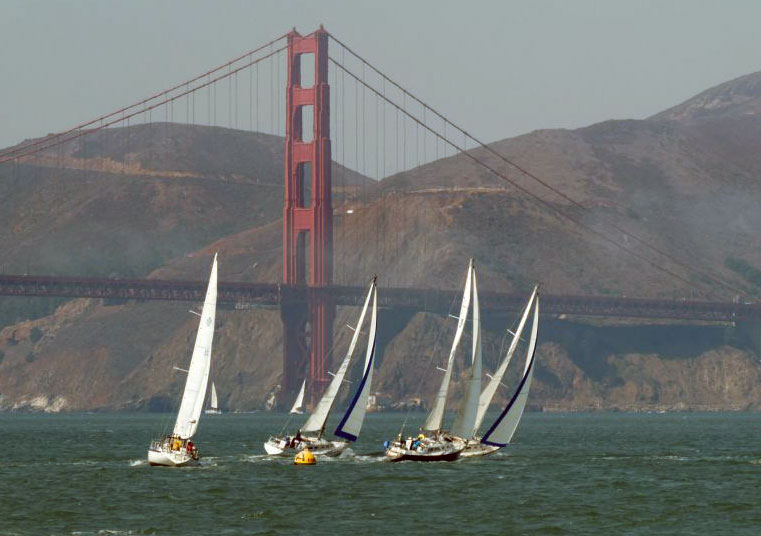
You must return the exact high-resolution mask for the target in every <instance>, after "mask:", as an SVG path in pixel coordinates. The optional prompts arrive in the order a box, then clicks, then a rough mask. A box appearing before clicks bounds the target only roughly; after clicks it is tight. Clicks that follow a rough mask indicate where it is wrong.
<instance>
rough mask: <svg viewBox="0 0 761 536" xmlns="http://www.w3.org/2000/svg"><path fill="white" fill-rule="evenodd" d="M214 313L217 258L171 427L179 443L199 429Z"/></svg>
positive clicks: (208, 368)
mask: <svg viewBox="0 0 761 536" xmlns="http://www.w3.org/2000/svg"><path fill="white" fill-rule="evenodd" d="M216 310H217V256H216V254H215V255H214V263H213V264H212V266H211V275H210V276H209V286H208V288H207V289H206V299H205V300H204V302H203V310H202V311H201V321H200V323H199V325H198V333H197V334H196V343H195V346H194V347H193V356H192V357H191V359H190V367H188V377H187V380H186V381H185V391H184V392H183V394H182V402H181V403H180V411H179V412H178V413H177V421H176V422H175V424H174V435H176V436H179V437H180V438H182V439H189V438H191V437H193V435H194V434H195V433H196V429H197V428H198V419H199V418H200V416H201V411H203V401H204V398H205V396H206V386H207V385H208V382H209V370H210V367H211V344H212V340H213V339H214V318H215V316H216Z"/></svg>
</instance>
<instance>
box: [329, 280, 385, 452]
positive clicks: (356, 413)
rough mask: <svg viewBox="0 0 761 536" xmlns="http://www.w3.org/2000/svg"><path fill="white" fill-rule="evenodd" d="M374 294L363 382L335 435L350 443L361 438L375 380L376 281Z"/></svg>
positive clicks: (373, 287) (373, 285)
mask: <svg viewBox="0 0 761 536" xmlns="http://www.w3.org/2000/svg"><path fill="white" fill-rule="evenodd" d="M372 293H373V310H372V313H371V314H370V335H369V338H368V340H367V353H366V354H365V369H364V372H363V374H362V381H361V382H360V384H359V387H357V391H356V393H355V394H354V398H353V399H352V401H351V404H349V407H348V409H347V410H346V413H345V414H344V416H343V419H341V422H340V424H339V425H338V428H336V431H335V435H337V436H338V437H343V438H344V439H348V440H349V441H356V440H357V437H359V431H360V430H361V429H362V423H363V422H364V420H365V413H367V398H368V396H369V395H370V384H371V383H372V379H373V365H374V362H375V335H376V331H377V316H378V290H377V288H376V287H375V280H374V279H373V284H372Z"/></svg>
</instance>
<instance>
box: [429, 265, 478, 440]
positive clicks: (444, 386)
mask: <svg viewBox="0 0 761 536" xmlns="http://www.w3.org/2000/svg"><path fill="white" fill-rule="evenodd" d="M472 272H473V259H470V263H469V264H468V274H467V275H466V277H465V288H464V289H463V293H462V303H461V305H460V316H459V317H458V319H457V331H455V335H454V340H453V341H452V348H451V349H450V350H449V359H448V360H447V369H446V371H445V372H444V378H442V380H441V386H440V387H439V391H438V393H437V394H436V400H435V402H434V404H433V409H432V410H431V413H430V414H429V415H428V419H427V420H426V421H425V425H424V426H423V430H426V431H428V432H435V431H438V430H441V423H442V421H443V420H444V411H445V410H446V406H447V393H448V392H449V384H450V383H451V380H452V364H453V362H454V357H455V354H456V353H457V347H458V346H459V344H460V339H462V332H463V330H464V329H465V320H466V319H467V317H468V310H469V308H470V287H471V282H472V279H473V278H472V276H471V274H472Z"/></svg>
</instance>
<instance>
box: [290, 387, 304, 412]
mask: <svg viewBox="0 0 761 536" xmlns="http://www.w3.org/2000/svg"><path fill="white" fill-rule="evenodd" d="M306 386H307V381H306V379H305V380H304V381H303V382H301V389H300V390H299V395H298V396H297V397H296V400H295V401H294V402H293V406H291V411H289V412H288V413H290V414H291V415H303V414H304V391H305V389H306Z"/></svg>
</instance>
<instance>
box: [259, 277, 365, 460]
mask: <svg viewBox="0 0 761 536" xmlns="http://www.w3.org/2000/svg"><path fill="white" fill-rule="evenodd" d="M371 303H372V311H371V314H370V330H369V334H368V340H367V352H366V353H365V366H364V369H363V373H362V380H361V381H360V384H359V386H358V387H357V389H356V391H355V392H354V396H353V398H352V400H351V403H350V404H349V407H348V408H347V409H346V411H345V412H344V415H343V418H342V419H341V422H340V423H339V425H338V427H337V428H336V430H335V432H334V435H335V436H337V437H340V438H342V439H344V440H345V441H341V440H328V439H325V438H324V437H323V434H324V433H325V425H326V423H327V420H328V416H329V415H330V412H331V410H332V409H333V405H334V404H335V401H336V397H337V395H338V391H339V389H340V388H341V385H342V384H343V383H344V376H346V372H347V371H348V369H349V364H350V363H351V360H352V356H353V355H354V350H355V349H356V346H357V342H358V340H359V335H360V333H361V332H362V325H363V324H364V320H365V316H366V315H367V310H368V308H370V304H371ZM377 316H378V292H377V288H376V278H373V280H372V282H371V283H370V288H369V290H368V292H367V297H366V298H365V303H364V305H363V307H362V312H361V313H360V315H359V320H358V321H357V327H356V328H352V329H353V331H354V335H352V339H351V342H350V343H349V349H348V350H347V352H346V356H345V357H344V360H343V361H342V362H341V366H340V367H339V368H338V372H336V374H334V375H333V380H332V381H331V382H330V384H329V385H328V388H327V389H326V390H325V393H324V394H323V395H322V398H321V399H320V401H319V402H318V403H317V406H316V407H315V409H314V411H313V412H312V414H311V415H310V416H309V419H308V420H307V422H306V424H304V426H303V427H302V428H301V429H300V430H299V431H298V432H297V433H296V435H295V436H289V435H285V436H272V437H270V438H269V439H268V440H267V441H266V442H265V443H264V450H265V451H266V452H267V454H270V455H289V456H290V455H292V454H293V453H295V452H298V451H301V450H303V449H306V448H308V449H309V450H311V451H312V453H314V455H315V456H318V457H320V456H338V455H339V454H341V452H343V451H344V450H345V449H346V447H348V446H349V441H356V440H357V438H358V437H359V432H360V430H361V429H362V423H363V422H364V419H365V414H366V413H367V398H368V396H369V394H370V384H371V382H372V375H373V369H374V364H375V336H376V333H377ZM303 390H304V385H303V384H302V391H301V393H299V397H298V398H297V399H296V402H297V403H298V402H299V398H301V397H302V394H303ZM294 407H296V404H294Z"/></svg>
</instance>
